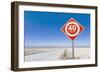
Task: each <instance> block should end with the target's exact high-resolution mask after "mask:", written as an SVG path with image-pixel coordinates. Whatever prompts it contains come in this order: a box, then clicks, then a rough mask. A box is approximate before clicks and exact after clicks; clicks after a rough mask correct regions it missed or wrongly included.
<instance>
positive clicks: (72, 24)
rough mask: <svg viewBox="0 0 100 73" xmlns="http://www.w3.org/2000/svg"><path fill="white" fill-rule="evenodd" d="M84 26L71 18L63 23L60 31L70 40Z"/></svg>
mask: <svg viewBox="0 0 100 73" xmlns="http://www.w3.org/2000/svg"><path fill="white" fill-rule="evenodd" d="M83 29H84V27H83V26H82V25H81V24H80V23H78V22H77V21H76V20H75V19H73V18H71V19H69V21H68V22H66V23H65V24H64V26H63V27H62V28H61V31H62V32H64V33H65V35H67V36H68V37H69V38H70V39H71V40H74V39H75V38H76V37H77V36H78V35H79V33H80V32H82V31H83Z"/></svg>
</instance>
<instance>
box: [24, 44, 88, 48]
mask: <svg viewBox="0 0 100 73" xmlns="http://www.w3.org/2000/svg"><path fill="white" fill-rule="evenodd" d="M71 47H72V46H25V48H71ZM74 47H75V48H90V46H88V45H83V46H74Z"/></svg>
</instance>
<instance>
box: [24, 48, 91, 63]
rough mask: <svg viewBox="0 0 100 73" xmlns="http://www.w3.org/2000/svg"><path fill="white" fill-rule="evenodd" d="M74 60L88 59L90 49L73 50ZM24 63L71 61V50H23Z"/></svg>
mask: <svg viewBox="0 0 100 73" xmlns="http://www.w3.org/2000/svg"><path fill="white" fill-rule="evenodd" d="M74 50H75V51H74V58H75V59H89V58H90V48H75V49H74ZM24 56H25V57H24V60H25V61H51V60H69V59H72V49H71V48H25V51H24Z"/></svg>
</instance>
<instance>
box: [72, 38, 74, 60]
mask: <svg viewBox="0 0 100 73" xmlns="http://www.w3.org/2000/svg"><path fill="white" fill-rule="evenodd" d="M72 59H75V56H74V40H72Z"/></svg>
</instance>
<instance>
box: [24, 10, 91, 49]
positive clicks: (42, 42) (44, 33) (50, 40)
mask: <svg viewBox="0 0 100 73" xmlns="http://www.w3.org/2000/svg"><path fill="white" fill-rule="evenodd" d="M70 18H74V19H75V20H76V21H77V22H79V23H80V24H81V25H82V26H84V28H85V29H84V31H83V32H82V33H80V34H79V35H78V37H77V38H76V39H75V40H74V41H75V46H89V45H90V14H79V13H78V14H77V13H61V12H59V13H58V12H37V11H24V44H25V47H30V46H33V47H34V46H71V45H72V41H71V40H70V39H69V38H68V37H66V36H65V34H64V33H63V32H62V31H61V30H60V29H61V27H62V26H63V25H64V23H65V22H67V21H68V20H69V19H70Z"/></svg>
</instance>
